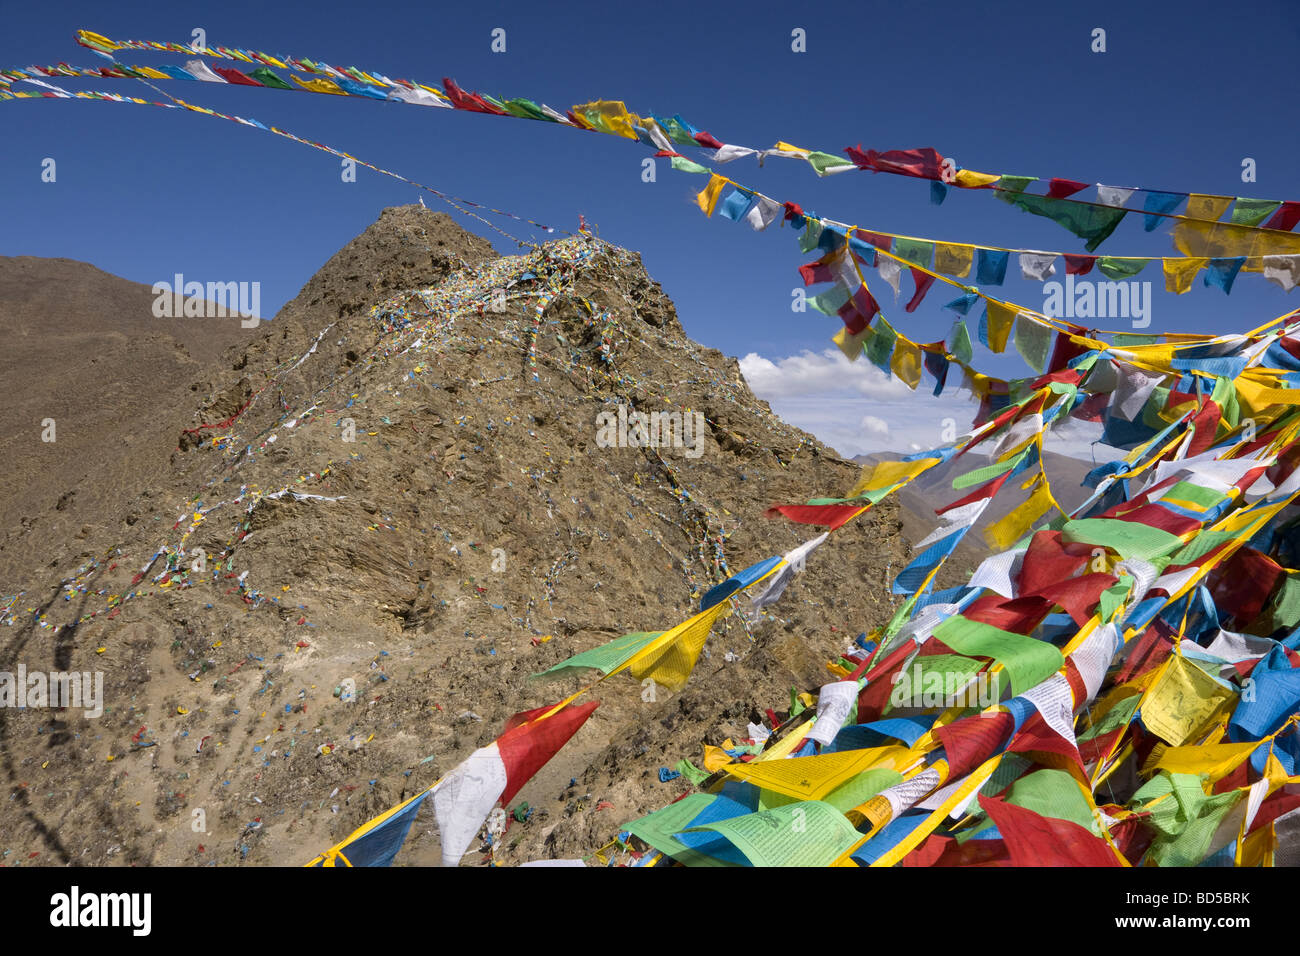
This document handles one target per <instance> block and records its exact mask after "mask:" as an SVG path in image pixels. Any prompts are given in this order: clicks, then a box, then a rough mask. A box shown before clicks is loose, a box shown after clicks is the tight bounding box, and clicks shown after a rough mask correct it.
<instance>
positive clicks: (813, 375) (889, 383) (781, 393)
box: [740, 349, 909, 401]
mask: <svg viewBox="0 0 1300 956" xmlns="http://www.w3.org/2000/svg"><path fill="white" fill-rule="evenodd" d="M740 371H741V372H742V373H743V374H744V376H745V381H747V382H749V387H750V388H752V389H753V390H754V394H756V395H758V396H759V397H760V398H763V399H766V400H768V401H771V399H772V398H785V397H792V396H796V395H824V394H827V393H830V392H849V393H856V394H858V395H863V396H866V397H868V398H879V399H889V398H895V399H898V398H904V397H906V396H907V395H908V394H909V392H908V388H907V386H906V385H904V384H903V383H902V382H900V381H898V380H897V379H895V378H893V377H891V376H888V375H886V374H885V373H884V372H882V371H881V370H880V369H878V368H876V366H874V365H872V364H871V363H870V362H867V361H864V360H859V361H857V362H850V361H849V360H848V359H847V358H845V357H844V353H843V352H841V351H840V350H839V349H826V350H825V351H823V352H822V353H821V354H816V353H814V352H810V351H807V350H805V351H803V352H801V353H800V354H799V355H791V356H790V357H789V358H783V359H778V360H777V361H775V362H773V361H772V360H771V359H766V358H763V357H762V356H761V355H759V354H758V353H757V352H750V353H749V354H748V355H746V356H745V357H744V358H742V359H741V360H740Z"/></svg>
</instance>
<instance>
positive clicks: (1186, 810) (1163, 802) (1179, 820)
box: [1131, 772, 1244, 866]
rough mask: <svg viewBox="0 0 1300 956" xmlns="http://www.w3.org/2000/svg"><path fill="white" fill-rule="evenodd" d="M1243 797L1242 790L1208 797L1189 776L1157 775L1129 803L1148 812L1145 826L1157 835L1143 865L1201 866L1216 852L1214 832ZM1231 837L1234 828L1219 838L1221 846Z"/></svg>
mask: <svg viewBox="0 0 1300 956" xmlns="http://www.w3.org/2000/svg"><path fill="white" fill-rule="evenodd" d="M1243 796H1244V791H1242V790H1230V791H1228V792H1227V793H1221V794H1216V795H1213V796H1208V795H1206V793H1205V790H1204V788H1203V786H1202V783H1201V778H1200V777H1197V776H1193V775H1191V774H1185V773H1174V774H1171V773H1164V772H1162V773H1160V774H1159V775H1157V776H1156V777H1155V778H1153V779H1152V780H1150V781H1149V782H1148V783H1147V784H1146V785H1145V786H1143V787H1142V788H1141V789H1140V790H1138V792H1137V793H1135V794H1133V799H1132V801H1131V803H1132V806H1133V809H1134V810H1137V811H1139V812H1140V811H1143V810H1146V811H1149V812H1150V814H1151V815H1150V816H1149V817H1147V818H1146V824H1147V825H1148V826H1150V827H1152V828H1153V829H1155V830H1156V832H1157V836H1156V839H1155V841H1154V842H1153V843H1152V845H1151V848H1150V849H1149V850H1148V851H1147V855H1146V857H1145V862H1149V863H1151V864H1154V865H1156V866H1196V865H1197V864H1199V863H1201V862H1202V861H1203V860H1204V859H1205V857H1206V856H1208V855H1209V854H1210V853H1211V852H1213V850H1215V849H1218V847H1215V846H1214V845H1213V843H1214V838H1215V835H1216V832H1217V831H1218V830H1219V828H1220V825H1221V824H1222V823H1223V819H1224V817H1226V816H1227V815H1228V814H1229V813H1230V812H1231V811H1232V810H1233V808H1234V807H1235V806H1236V805H1237V802H1238V801H1239V800H1241V798H1242V797H1243ZM1225 837H1226V838H1227V839H1226V840H1225ZM1235 837H1236V831H1235V828H1228V832H1227V833H1226V834H1219V839H1220V841H1223V844H1222V845H1226V842H1228V840H1231V839H1235Z"/></svg>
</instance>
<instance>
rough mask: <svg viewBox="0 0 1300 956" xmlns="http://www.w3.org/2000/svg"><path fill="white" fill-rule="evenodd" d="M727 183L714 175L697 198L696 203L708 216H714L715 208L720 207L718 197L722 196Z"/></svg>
mask: <svg viewBox="0 0 1300 956" xmlns="http://www.w3.org/2000/svg"><path fill="white" fill-rule="evenodd" d="M726 184H727V181H726V180H725V179H723V178H722V177H721V176H719V175H718V174H717V173H714V174H713V176H712V177H711V178H710V179H709V184H708V185H707V186H705V187H704V189H703V191H702V192H701V193H700V194H699V195H698V196H696V197H695V203H696V205H698V206H699V207H700V208H701V209H703V210H704V214H705V215H706V216H712V215H713V210H714V207H716V206H717V205H718V197H719V196H720V195H722V187H723V186H725V185H726Z"/></svg>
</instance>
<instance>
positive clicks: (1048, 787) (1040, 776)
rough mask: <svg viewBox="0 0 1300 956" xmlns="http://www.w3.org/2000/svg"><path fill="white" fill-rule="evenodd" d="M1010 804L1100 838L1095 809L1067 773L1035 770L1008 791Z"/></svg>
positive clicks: (1007, 798)
mask: <svg viewBox="0 0 1300 956" xmlns="http://www.w3.org/2000/svg"><path fill="white" fill-rule="evenodd" d="M1006 800H1007V803H1010V804H1014V805H1015V806H1017V807H1024V808H1025V809H1026V810H1033V811H1034V812H1035V813H1037V814H1038V815H1040V816H1044V817H1052V818H1054V819H1056V820H1069V821H1070V822H1071V823H1077V824H1079V826H1081V827H1083V828H1084V829H1086V830H1088V831H1090V832H1092V833H1094V834H1096V835H1097V836H1100V835H1101V834H1100V831H1099V830H1098V827H1097V821H1096V819H1095V817H1094V816H1093V812H1092V807H1090V806H1088V801H1087V800H1086V799H1084V796H1083V791H1081V790H1080V789H1079V785H1078V784H1077V783H1076V782H1075V780H1074V777H1072V776H1071V775H1070V774H1069V773H1067V772H1066V771H1064V770H1051V769H1047V770H1035V771H1034V772H1033V773H1028V774H1025V775H1024V776H1023V777H1021V778H1020V779H1019V780H1017V781H1016V782H1015V783H1013V784H1012V785H1011V788H1010V789H1009V790H1008V791H1007V797H1006Z"/></svg>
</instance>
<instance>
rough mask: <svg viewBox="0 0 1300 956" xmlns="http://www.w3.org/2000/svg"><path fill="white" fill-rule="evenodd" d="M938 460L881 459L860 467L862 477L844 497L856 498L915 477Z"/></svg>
mask: <svg viewBox="0 0 1300 956" xmlns="http://www.w3.org/2000/svg"><path fill="white" fill-rule="evenodd" d="M939 460H940V459H938V458H921V459H919V460H918V461H882V462H880V463H878V464H875V465H869V466H867V467H864V468H863V469H862V477H861V478H859V479H858V483H857V484H856V485H854V486H853V489H852V490H851V491H850V492H849V493H848V494H847V495H846V496H845V497H848V498H856V497H857V496H858V495H861V494H865V493H866V492H868V491H879V490H880V489H881V488H892V487H893V486H894V485H896V484H898V483H899V482H900V481H904V480H906V479H908V478H914V477H916V476H917V475H919V474H920V473H921V472H923V471H925V470H926V469H927V468H930V467H931V466H933V465H934V464H935V463H936V462H938V461H939Z"/></svg>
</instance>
